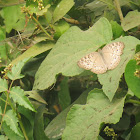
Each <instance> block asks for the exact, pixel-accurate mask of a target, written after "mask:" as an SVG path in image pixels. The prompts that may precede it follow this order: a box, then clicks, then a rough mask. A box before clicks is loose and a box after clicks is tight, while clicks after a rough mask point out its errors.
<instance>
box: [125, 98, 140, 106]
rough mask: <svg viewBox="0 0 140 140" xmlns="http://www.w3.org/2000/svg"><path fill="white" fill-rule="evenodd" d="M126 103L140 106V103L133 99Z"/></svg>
mask: <svg viewBox="0 0 140 140" xmlns="http://www.w3.org/2000/svg"><path fill="white" fill-rule="evenodd" d="M125 103H133V104H138V105H140V101H137V100H133V99H129V100H127V101H126V102H125Z"/></svg>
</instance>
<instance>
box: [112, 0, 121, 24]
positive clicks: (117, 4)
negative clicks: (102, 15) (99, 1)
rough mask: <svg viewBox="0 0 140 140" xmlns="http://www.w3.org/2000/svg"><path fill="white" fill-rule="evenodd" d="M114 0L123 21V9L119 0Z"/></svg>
mask: <svg viewBox="0 0 140 140" xmlns="http://www.w3.org/2000/svg"><path fill="white" fill-rule="evenodd" d="M114 2H115V7H116V10H117V12H118V14H119V17H120V20H121V22H122V21H123V14H122V11H121V7H120V3H119V0H114Z"/></svg>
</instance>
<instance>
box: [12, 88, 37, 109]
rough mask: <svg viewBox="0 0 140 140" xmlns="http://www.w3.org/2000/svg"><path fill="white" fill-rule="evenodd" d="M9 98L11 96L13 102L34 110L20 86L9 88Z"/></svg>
mask: <svg viewBox="0 0 140 140" xmlns="http://www.w3.org/2000/svg"><path fill="white" fill-rule="evenodd" d="M10 98H12V99H13V100H14V102H15V103H18V104H19V105H21V106H24V107H25V108H28V109H30V110H32V111H35V109H34V108H33V106H32V104H31V103H30V102H29V100H28V98H27V97H26V96H25V95H24V90H22V89H21V88H20V87H12V88H11V90H10Z"/></svg>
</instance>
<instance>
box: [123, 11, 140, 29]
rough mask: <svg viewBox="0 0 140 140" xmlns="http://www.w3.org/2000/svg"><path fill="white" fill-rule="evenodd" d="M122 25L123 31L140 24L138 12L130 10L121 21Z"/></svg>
mask: <svg viewBox="0 0 140 140" xmlns="http://www.w3.org/2000/svg"><path fill="white" fill-rule="evenodd" d="M121 25H122V27H123V29H124V31H128V30H129V29H132V28H134V27H136V26H138V25H140V12H138V11H130V12H129V13H128V14H127V15H126V16H125V18H124V20H123V21H122V24H121Z"/></svg>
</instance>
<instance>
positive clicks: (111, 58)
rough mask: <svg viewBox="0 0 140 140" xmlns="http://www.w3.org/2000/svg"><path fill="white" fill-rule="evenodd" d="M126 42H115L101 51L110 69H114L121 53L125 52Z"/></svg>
mask: <svg viewBox="0 0 140 140" xmlns="http://www.w3.org/2000/svg"><path fill="white" fill-rule="evenodd" d="M123 48H124V44H123V43H122V42H114V43H112V44H109V45H106V46H105V47H104V48H103V49H102V51H101V53H102V56H103V59H104V61H105V63H106V66H107V68H108V70H110V69H114V68H116V67H117V66H118V64H119V62H120V59H121V58H120V55H121V54H122V53H123Z"/></svg>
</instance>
